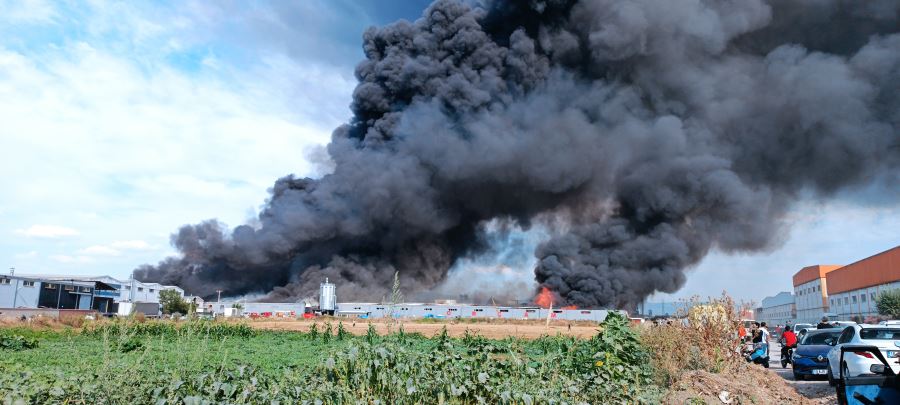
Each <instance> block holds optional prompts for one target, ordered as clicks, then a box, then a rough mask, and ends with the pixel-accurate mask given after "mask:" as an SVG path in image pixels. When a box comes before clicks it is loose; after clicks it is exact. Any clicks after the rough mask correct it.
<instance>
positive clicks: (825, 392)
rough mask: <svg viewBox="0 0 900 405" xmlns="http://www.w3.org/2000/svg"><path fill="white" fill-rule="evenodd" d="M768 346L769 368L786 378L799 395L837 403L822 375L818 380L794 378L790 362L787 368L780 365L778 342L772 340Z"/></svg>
mask: <svg viewBox="0 0 900 405" xmlns="http://www.w3.org/2000/svg"><path fill="white" fill-rule="evenodd" d="M770 347H771V349H770V350H769V358H770V359H771V362H770V366H769V368H770V369H771V370H772V371H774V372H776V373H778V375H780V376H781V377H782V378H784V379H785V380H787V383H788V385H790V386H791V387H794V389H795V390H797V392H799V393H800V395H803V396H804V397H807V398H809V399H811V400H814V401H817V402H818V403H820V404H829V405H831V404H836V403H837V394H836V393H835V390H834V388H833V387H831V386H829V385H828V381H826V380H825V377H824V376H823V377H821V378H820V379H818V380H803V381H797V380H795V379H794V373H793V371H791V365H790V364H788V366H787V368H782V367H781V345H780V344H778V342H772V343H771V345H770Z"/></svg>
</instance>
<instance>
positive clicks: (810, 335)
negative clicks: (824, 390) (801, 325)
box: [791, 329, 841, 380]
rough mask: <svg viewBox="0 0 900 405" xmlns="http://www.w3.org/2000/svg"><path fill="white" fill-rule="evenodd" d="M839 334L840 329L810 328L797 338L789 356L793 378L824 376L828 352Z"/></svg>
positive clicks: (826, 368) (826, 369)
mask: <svg viewBox="0 0 900 405" xmlns="http://www.w3.org/2000/svg"><path fill="white" fill-rule="evenodd" d="M840 335H841V330H840V329H818V330H816V329H811V330H809V331H808V332H807V333H806V334H805V335H804V336H803V338H802V339H800V340H798V342H797V348H796V349H794V355H793V356H791V363H792V365H791V368H792V369H793V371H794V379H795V380H803V379H805V378H806V377H816V376H818V377H825V376H826V375H827V374H828V352H829V351H830V350H831V347H832V344H834V342H837V340H838V337H839V336H840Z"/></svg>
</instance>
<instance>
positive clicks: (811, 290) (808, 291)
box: [797, 285, 822, 295]
mask: <svg viewBox="0 0 900 405" xmlns="http://www.w3.org/2000/svg"><path fill="white" fill-rule="evenodd" d="M821 291H822V286H820V285H814V286H812V287H806V288H798V289H797V295H804V294H812V293H814V292H820V293H821Z"/></svg>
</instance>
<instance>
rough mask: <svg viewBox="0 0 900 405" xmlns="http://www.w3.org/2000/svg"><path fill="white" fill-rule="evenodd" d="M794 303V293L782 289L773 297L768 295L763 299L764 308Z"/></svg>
mask: <svg viewBox="0 0 900 405" xmlns="http://www.w3.org/2000/svg"><path fill="white" fill-rule="evenodd" d="M793 303H794V295H793V294H791V293H790V292H787V291H782V292H780V293H778V294H775V296H773V297H766V298H763V300H762V304H760V305H762V307H763V308H771V307H777V306H780V305H787V304H793Z"/></svg>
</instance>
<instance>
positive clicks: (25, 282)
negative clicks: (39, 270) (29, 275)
mask: <svg viewBox="0 0 900 405" xmlns="http://www.w3.org/2000/svg"><path fill="white" fill-rule="evenodd" d="M11 283H12V280H11V279H8V278H5V277H4V278H0V284H7V285H8V284H11ZM22 287H34V281H28V280H22Z"/></svg>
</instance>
